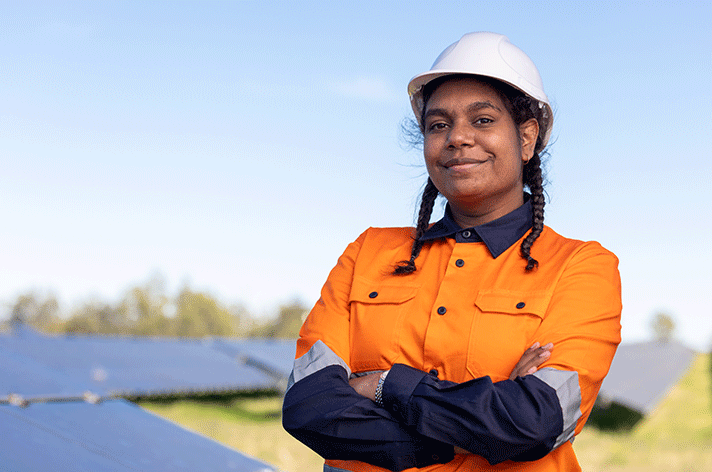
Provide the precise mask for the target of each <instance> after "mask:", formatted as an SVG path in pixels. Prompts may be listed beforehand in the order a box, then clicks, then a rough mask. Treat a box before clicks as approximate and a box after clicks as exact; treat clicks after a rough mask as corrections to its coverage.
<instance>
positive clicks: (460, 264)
mask: <svg viewBox="0 0 712 472" xmlns="http://www.w3.org/2000/svg"><path fill="white" fill-rule="evenodd" d="M455 265H456V266H458V267H462V266H464V265H465V261H463V260H462V259H458V260H456V261H455Z"/></svg>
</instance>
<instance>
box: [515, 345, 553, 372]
mask: <svg viewBox="0 0 712 472" xmlns="http://www.w3.org/2000/svg"><path fill="white" fill-rule="evenodd" d="M553 348H554V345H553V344H551V343H549V344H546V345H544V346H540V344H539V342H538V341H537V342H535V343H534V344H533V345H532V347H530V348H529V349H527V350H526V351H524V354H522V357H521V358H520V359H519V362H517V365H515V366H514V370H513V371H512V373H511V374H509V380H514V379H516V378H517V377H524V376H525V375H529V374H533V373H534V372H536V371H537V369H538V368H539V366H540V365H542V364H543V363H544V362H546V360H547V359H549V357H550V356H551V350H552V349H553Z"/></svg>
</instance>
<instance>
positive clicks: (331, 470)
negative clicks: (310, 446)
mask: <svg viewBox="0 0 712 472" xmlns="http://www.w3.org/2000/svg"><path fill="white" fill-rule="evenodd" d="M324 472H349V471H348V470H346V469H339V468H337V467H331V466H330V465H326V464H324Z"/></svg>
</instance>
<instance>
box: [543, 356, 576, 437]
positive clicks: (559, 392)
mask: <svg viewBox="0 0 712 472" xmlns="http://www.w3.org/2000/svg"><path fill="white" fill-rule="evenodd" d="M532 375H533V376H534V377H537V378H538V379H539V380H541V381H543V382H544V383H546V384H547V385H548V386H549V387H551V388H553V389H554V390H556V396H557V397H559V405H560V406H561V413H562V415H563V417H564V430H563V431H562V432H561V434H560V435H559V437H557V438H556V443H555V444H554V449H556V448H557V447H559V446H561V445H562V444H563V443H564V442H566V441H569V440H571V439H573V437H574V431H575V429H576V422H577V421H578V419H579V418H581V388H580V387H579V381H578V372H572V371H567V370H557V369H553V368H551V367H545V368H543V369H541V370H538V371H536V372H534V373H533V374H532Z"/></svg>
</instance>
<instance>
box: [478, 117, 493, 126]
mask: <svg viewBox="0 0 712 472" xmlns="http://www.w3.org/2000/svg"><path fill="white" fill-rule="evenodd" d="M474 123H475V124H476V125H488V124H490V123H494V120H493V119H492V118H488V117H486V116H481V117H479V118H477V119H476V120H475V121H474Z"/></svg>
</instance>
